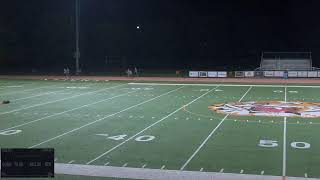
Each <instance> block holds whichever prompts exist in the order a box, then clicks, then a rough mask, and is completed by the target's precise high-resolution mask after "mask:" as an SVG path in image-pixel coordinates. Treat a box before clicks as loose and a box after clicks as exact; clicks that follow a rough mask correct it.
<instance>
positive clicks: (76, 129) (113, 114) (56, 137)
mask: <svg viewBox="0 0 320 180" xmlns="http://www.w3.org/2000/svg"><path fill="white" fill-rule="evenodd" d="M183 87H184V86H182V87H179V88H176V89H174V90H171V91H169V92H166V93H163V94H161V95H159V96H156V97H154V98H151V99H149V100H146V101H143V102H141V103H138V104H136V105H133V106H130V107H128V108H125V109H123V110H121V111H118V112H115V113H112V114H109V115H107V116H105V117H103V118H100V119H98V120H95V121H93V122H90V123H87V124H85V125H82V126H80V127H78V128H75V129H72V130H70V131H67V132H65V133H63V134H60V135H58V136H55V137H53V138H50V139H47V140H45V141H43V142H41V143H38V144H36V145H33V146H30V147H29V148H34V147H37V146H39V145H41V144H44V143H47V142H50V141H52V140H55V139H58V138H60V137H62V136H65V135H67V134H70V133H72V132H75V131H78V130H80V129H82V128H84V127H87V126H90V125H92V124H95V123H97V122H100V121H102V120H104V119H107V118H109V117H112V116H115V115H117V114H120V113H122V112H124V111H127V110H130V109H132V108H135V107H137V106H140V105H142V104H145V103H148V102H150V101H153V100H155V99H158V98H160V97H162V96H165V95H167V94H170V93H172V92H174V91H177V90H179V89H181V88H183Z"/></svg>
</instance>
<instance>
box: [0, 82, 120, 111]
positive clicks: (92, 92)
mask: <svg viewBox="0 0 320 180" xmlns="http://www.w3.org/2000/svg"><path fill="white" fill-rule="evenodd" d="M124 85H125V84H121V85H118V86H113V87H109V88H104V89H100V90H97V91H91V92H86V93H82V94H78V95H74V96H70V97H66V98H62V99H58V100H54V101H49V102H45V103H40V104H36V105H32V106H28V107H24V108H20V109H15V110H11V111H7V112H2V113H0V115H3V114H9V113H13V112H17V111H21V110H25V109H30V108H33V107H38V106H43V105H47V104H51V103H55V102H59V101H64V100H67V99H71V98H75V97H79V96H84V95H88V94H94V93H97V92H100V91H105V90H107V89H112V88H116V87H120V86H124Z"/></svg>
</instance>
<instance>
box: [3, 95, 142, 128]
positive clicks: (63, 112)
mask: <svg viewBox="0 0 320 180" xmlns="http://www.w3.org/2000/svg"><path fill="white" fill-rule="evenodd" d="M134 92H137V91H130V92H126V93H123V94H119V95H116V96H112V97H109V98H106V99H102V100H100V101H96V102H93V103H90V104H85V105H82V106H79V107H76V108H72V109H69V110H66V111H62V112H59V113H57V114H52V115H49V116H45V117H42V118H39V119H36V120H33V121H29V122H26V123H23V124H20V125H17V126H13V127H10V128H6V129H2V130H0V132H3V131H8V130H11V129H14V128H18V127H21V126H25V125H28V124H31V123H35V122H38V121H42V120H44V119H48V118H51V117H55V116H58V115H61V114H65V113H68V112H72V111H75V110H78V109H81V108H84V107H88V106H92V105H94V104H98V103H102V102H105V101H108V100H111V99H114V98H117V97H121V96H124V95H127V94H131V93H134Z"/></svg>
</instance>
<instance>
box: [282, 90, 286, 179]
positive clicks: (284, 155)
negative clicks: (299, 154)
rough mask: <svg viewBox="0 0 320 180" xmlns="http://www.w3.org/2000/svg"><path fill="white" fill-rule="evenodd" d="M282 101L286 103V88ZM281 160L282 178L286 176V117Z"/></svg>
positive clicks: (284, 119)
mask: <svg viewBox="0 0 320 180" xmlns="http://www.w3.org/2000/svg"><path fill="white" fill-rule="evenodd" d="M284 101H285V102H287V87H285V88H284ZM282 156H283V159H282V178H283V179H285V178H286V174H287V117H284V118H283V155H282Z"/></svg>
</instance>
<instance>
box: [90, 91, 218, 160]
mask: <svg viewBox="0 0 320 180" xmlns="http://www.w3.org/2000/svg"><path fill="white" fill-rule="evenodd" d="M217 88H219V86H217V87H215V88H213V89H211V90H210V91H207V92H206V93H204V94H202V95H201V96H199V97H197V98H195V99H193V100H192V101H190V102H189V103H187V104H186V105H183V106H182V107H180V108H178V109H176V110H175V111H173V112H171V113H170V114H168V115H166V116H165V117H163V118H161V119H160V120H158V121H156V122H154V123H152V124H151V125H149V126H148V127H146V128H144V129H143V130H141V131H139V132H138V133H136V134H135V135H133V136H131V137H130V138H128V139H126V140H125V141H123V142H121V143H119V144H118V145H116V146H114V147H113V148H111V149H109V150H108V151H106V152H104V153H102V154H101V155H99V156H97V157H95V158H94V159H92V160H90V161H88V162H87V163H86V164H91V163H93V162H94V161H96V160H98V159H100V158H101V157H103V156H105V155H107V154H109V153H110V152H112V151H113V150H115V149H117V148H118V147H120V146H122V145H123V144H125V143H126V142H128V141H130V140H131V139H133V138H135V137H136V136H138V135H140V134H141V133H143V132H144V131H146V130H148V129H150V128H151V127H153V126H155V125H157V124H159V123H160V122H162V121H163V120H165V119H167V118H168V117H170V116H172V115H173V114H175V113H176V112H178V111H180V110H181V109H183V108H184V107H186V106H189V105H190V104H192V103H193V102H195V101H197V100H198V99H200V98H202V97H203V96H205V95H207V94H209V93H210V92H212V91H214V90H215V89H217Z"/></svg>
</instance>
